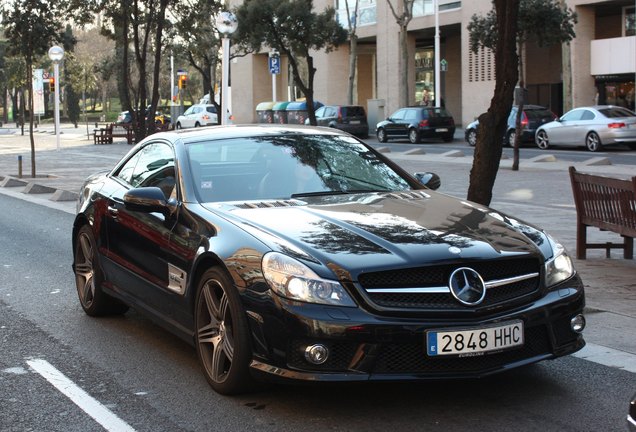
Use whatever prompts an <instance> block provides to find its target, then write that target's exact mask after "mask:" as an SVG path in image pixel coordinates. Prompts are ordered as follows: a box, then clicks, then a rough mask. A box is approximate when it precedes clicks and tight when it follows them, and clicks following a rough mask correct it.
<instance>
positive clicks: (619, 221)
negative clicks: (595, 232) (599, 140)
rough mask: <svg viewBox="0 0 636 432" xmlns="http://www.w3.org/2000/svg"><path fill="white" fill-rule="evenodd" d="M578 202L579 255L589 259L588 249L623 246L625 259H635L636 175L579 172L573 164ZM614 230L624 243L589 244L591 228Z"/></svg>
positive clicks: (575, 198)
mask: <svg viewBox="0 0 636 432" xmlns="http://www.w3.org/2000/svg"><path fill="white" fill-rule="evenodd" d="M570 180H571V181H572V193H573V194H574V204H575V205H576V257H577V258H578V259H585V258H586V252H587V250H588V249H605V255H606V257H608V258H609V256H610V250H611V249H623V257H624V258H625V259H632V258H634V238H635V237H636V177H632V178H631V180H622V179H617V178H611V177H603V176H598V175H592V174H584V173H581V172H578V171H577V170H576V169H575V168H574V167H570ZM588 226H592V227H596V228H599V229H601V230H603V231H612V232H615V233H617V234H619V235H620V236H622V237H623V243H613V242H607V243H588V242H587V227H588Z"/></svg>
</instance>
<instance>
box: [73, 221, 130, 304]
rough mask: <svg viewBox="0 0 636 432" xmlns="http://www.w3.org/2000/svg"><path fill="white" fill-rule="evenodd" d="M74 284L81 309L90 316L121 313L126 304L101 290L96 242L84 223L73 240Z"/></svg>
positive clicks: (100, 273)
mask: <svg viewBox="0 0 636 432" xmlns="http://www.w3.org/2000/svg"><path fill="white" fill-rule="evenodd" d="M73 271H74V272H75V286H76V287H77V295H78V296H79V301H80V304H81V305H82V309H84V312H86V314H87V315H90V316H102V315H121V314H123V313H125V312H126V311H127V310H128V306H127V305H125V304H124V303H122V302H120V301H119V300H117V299H115V298H113V297H111V296H109V295H108V294H105V293H104V292H103V291H102V282H103V281H104V277H103V275H102V271H101V267H100V265H99V256H98V254H97V242H95V237H94V236H93V231H91V227H90V226H89V225H84V226H83V227H82V228H81V229H80V230H79V233H78V234H77V239H76V240H75V256H74V261H73Z"/></svg>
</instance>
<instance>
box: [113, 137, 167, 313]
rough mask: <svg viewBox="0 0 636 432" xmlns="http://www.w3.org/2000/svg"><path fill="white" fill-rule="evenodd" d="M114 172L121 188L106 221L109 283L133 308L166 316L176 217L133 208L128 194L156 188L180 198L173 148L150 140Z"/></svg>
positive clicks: (114, 176) (115, 179)
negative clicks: (126, 198) (168, 253)
mask: <svg viewBox="0 0 636 432" xmlns="http://www.w3.org/2000/svg"><path fill="white" fill-rule="evenodd" d="M113 174H114V175H113V180H114V181H116V182H118V183H119V184H120V185H121V187H119V188H116V189H114V190H112V191H111V194H110V196H109V198H108V208H107V217H106V231H107V238H108V254H107V255H108V258H109V260H108V261H109V263H108V265H109V267H110V268H109V269H108V270H109V271H108V273H109V275H110V278H111V283H112V284H113V285H114V286H115V289H116V290H118V291H120V292H124V293H125V294H126V296H128V297H131V298H132V300H133V302H134V303H135V304H143V305H144V306H145V307H146V308H150V309H151V310H152V311H156V312H159V313H164V314H165V313H168V311H167V310H166V309H165V308H166V305H165V303H166V302H165V299H163V298H162V297H165V296H166V295H168V294H169V289H168V288H169V271H168V264H167V259H166V251H167V250H168V248H169V246H170V245H169V243H170V234H171V229H172V227H173V226H174V223H175V221H174V218H172V217H170V216H169V215H165V214H162V213H158V212H156V213H149V212H144V211H135V210H131V209H129V208H127V207H126V205H125V203H124V195H125V193H126V192H128V191H129V190H130V189H132V188H137V187H149V186H156V187H159V188H161V189H162V191H163V192H164V195H165V196H166V198H170V197H173V198H174V197H176V180H175V179H176V172H175V167H174V152H173V150H172V147H171V146H170V145H169V144H168V143H166V142H163V141H155V142H150V143H148V144H147V145H145V146H144V147H143V148H141V149H140V150H139V151H138V152H137V153H135V154H134V155H133V156H132V157H131V158H129V159H128V161H127V162H126V163H125V164H123V165H122V166H121V168H120V169H118V170H117V171H115V172H114V173H113Z"/></svg>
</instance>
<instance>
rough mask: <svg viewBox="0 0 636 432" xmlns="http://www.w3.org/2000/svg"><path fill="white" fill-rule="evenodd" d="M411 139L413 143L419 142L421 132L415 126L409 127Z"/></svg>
mask: <svg viewBox="0 0 636 432" xmlns="http://www.w3.org/2000/svg"><path fill="white" fill-rule="evenodd" d="M409 141H411V144H419V142H420V132H419V131H418V130H417V129H415V128H411V129H409Z"/></svg>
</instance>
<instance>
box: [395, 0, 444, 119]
mask: <svg viewBox="0 0 636 432" xmlns="http://www.w3.org/2000/svg"><path fill="white" fill-rule="evenodd" d="M397 1H399V2H400V4H401V7H400V8H399V9H398V10H396V8H395V7H394V6H393V3H392V2H391V0H387V3H388V4H389V8H391V13H392V14H393V17H394V18H395V21H396V22H397V24H398V26H400V50H401V52H402V54H401V55H400V72H399V74H400V106H408V105H409V100H410V97H409V95H410V94H409V85H408V82H409V67H408V65H409V45H408V26H409V23H410V22H411V20H412V19H413V3H414V1H415V0H397ZM436 96H437V95H436Z"/></svg>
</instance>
